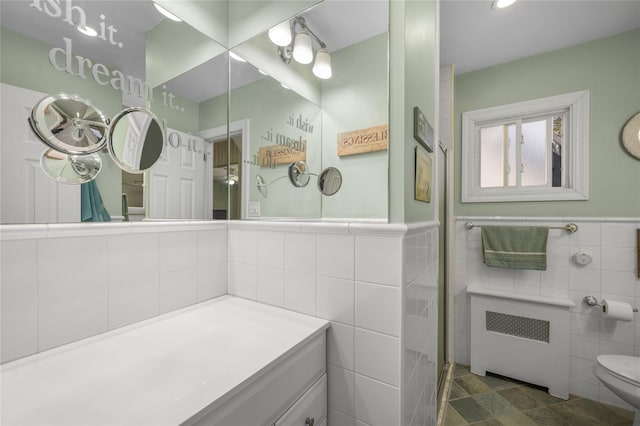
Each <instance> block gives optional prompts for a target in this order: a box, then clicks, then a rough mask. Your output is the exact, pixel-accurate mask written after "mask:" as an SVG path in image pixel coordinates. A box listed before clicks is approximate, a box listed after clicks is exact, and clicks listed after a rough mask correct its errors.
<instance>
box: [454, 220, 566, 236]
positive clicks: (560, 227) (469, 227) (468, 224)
mask: <svg viewBox="0 0 640 426" xmlns="http://www.w3.org/2000/svg"><path fill="white" fill-rule="evenodd" d="M481 226H482V225H474V224H473V223H472V222H465V224H464V227H465V228H467V229H472V228H476V227H481ZM549 229H564V230H565V231H567V232H570V233H572V234H573V233H574V232H577V231H578V225H576V224H575V223H567V224H566V225H565V226H550V227H549Z"/></svg>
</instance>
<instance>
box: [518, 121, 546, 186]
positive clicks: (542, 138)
mask: <svg viewBox="0 0 640 426" xmlns="http://www.w3.org/2000/svg"><path fill="white" fill-rule="evenodd" d="M522 138H523V143H522V146H521V151H520V152H521V158H522V186H534V185H546V184H547V120H540V121H531V122H528V123H522Z"/></svg>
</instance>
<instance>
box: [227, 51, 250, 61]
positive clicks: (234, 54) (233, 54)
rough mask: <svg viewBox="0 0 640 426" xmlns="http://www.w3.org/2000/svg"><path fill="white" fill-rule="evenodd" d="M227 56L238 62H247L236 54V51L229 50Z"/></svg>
mask: <svg viewBox="0 0 640 426" xmlns="http://www.w3.org/2000/svg"><path fill="white" fill-rule="evenodd" d="M229 56H231V58H232V59H235V60H236V61H238V62H247V61H246V60H244V58H242V57H240V56H238V54H237V53H234V52H231V51H229Z"/></svg>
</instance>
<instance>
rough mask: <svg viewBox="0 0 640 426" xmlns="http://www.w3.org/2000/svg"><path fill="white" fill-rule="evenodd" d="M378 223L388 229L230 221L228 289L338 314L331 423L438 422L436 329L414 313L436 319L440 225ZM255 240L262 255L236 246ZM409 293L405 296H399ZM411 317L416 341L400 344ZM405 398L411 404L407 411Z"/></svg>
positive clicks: (334, 318) (331, 353) (332, 342)
mask: <svg viewBox="0 0 640 426" xmlns="http://www.w3.org/2000/svg"><path fill="white" fill-rule="evenodd" d="M325 225H326V226H325ZM376 226H377V227H379V229H382V230H387V231H386V233H381V232H375V227H374V228H372V229H374V230H373V231H372V232H367V231H363V230H362V229H360V228H358V229H357V230H356V231H353V230H350V228H349V227H348V226H341V227H338V226H336V225H335V224H318V223H314V224H304V223H303V224H301V225H299V226H296V227H293V226H291V227H289V226H283V224H282V223H268V222H260V224H259V225H256V224H254V223H246V222H244V223H237V222H236V223H232V224H230V229H229V246H230V263H229V278H230V279H229V293H230V294H233V295H236V296H240V297H246V298H249V299H254V300H258V301H260V302H263V303H268V304H272V305H275V306H279V307H283V308H286V309H291V310H294V311H298V312H302V313H305V314H309V315H314V316H318V317H320V318H324V319H327V320H329V321H331V328H330V329H329V331H328V334H327V363H328V367H327V374H328V405H329V424H331V425H338V426H339V425H356V424H358V425H363V426H366V425H371V426H374V425H381V426H388V425H391V424H399V423H400V422H401V421H402V420H401V419H402V418H403V416H404V417H406V418H407V422H406V423H405V424H407V425H420V426H422V425H427V424H432V423H433V422H434V421H435V398H436V394H435V392H436V385H435V380H436V379H435V365H433V363H432V360H433V359H434V358H435V338H433V339H431V337H430V336H429V335H428V334H427V333H428V332H432V333H435V329H433V330H429V329H428V327H424V326H423V327H422V328H419V326H418V325H416V321H415V318H420V320H422V322H424V323H426V322H427V321H429V320H433V319H434V318H436V317H437V316H436V312H437V309H436V305H437V292H436V291H435V285H434V284H433V283H435V282H436V280H437V262H436V253H437V229H436V228H435V224H431V225H430V226H425V227H423V228H420V229H417V230H415V231H414V232H413V233H411V235H406V236H405V235H404V234H405V232H406V229H404V228H403V230H402V232H397V230H396V231H394V232H391V233H389V231H388V229H391V226H385V225H376ZM387 228H388V229H387ZM394 229H395V228H394ZM236 238H237V239H238V241H236ZM252 244H253V245H254V247H257V248H258V250H257V253H256V255H255V256H253V255H251V256H247V255H245V254H241V253H238V252H237V250H239V249H238V247H240V246H243V247H246V248H247V249H250V246H251V245H252ZM267 251H268V252H267ZM254 259H255V260H254ZM256 266H257V269H256ZM434 274H435V275H434ZM240 277H241V278H240ZM409 277H410V278H411V280H410V281H408V280H407V279H408V278H409ZM240 280H242V281H243V283H240ZM247 282H250V283H254V282H255V283H256V289H255V291H253V290H251V291H248V290H247V289H246V287H247V286H246V283H247ZM429 285H431V287H433V288H432V289H431V290H430V291H427V290H426V288H427V286H429ZM251 286H253V284H252V285H251ZM422 289H425V291H420V290H422ZM407 291H411V292H412V293H411V294H412V297H411V298H410V301H409V302H408V303H407V302H403V300H402V299H403V296H402V295H403V294H404V293H406V292H407ZM434 297H435V299H434ZM405 298H406V296H405ZM405 304H406V306H409V307H411V309H412V311H411V312H409V313H408V314H407V313H404V312H403V310H402V309H403V306H404V305H405ZM418 309H420V312H417V311H416V310H418ZM421 315H422V316H421ZM425 315H428V317H427V316H425ZM412 321H413V322H412ZM417 322H418V323H419V322H420V321H417ZM403 323H405V325H403ZM406 324H409V325H410V326H411V331H412V333H405V337H409V339H407V340H406V341H411V342H413V345H412V346H411V347H410V348H404V349H403V348H402V347H401V343H400V342H401V335H402V334H401V333H403V327H406ZM407 351H409V352H411V353H412V354H413V353H414V354H417V356H416V362H414V363H413V364H411V365H410V366H409V367H410V368H411V371H408V372H404V373H403V371H402V368H403V363H401V357H402V356H403V354H404V353H405V352H407ZM429 351H431V352H429ZM418 360H419V361H420V362H418ZM419 366H420V367H419ZM404 368H407V365H404ZM429 368H431V370H432V371H429V372H428V374H427V370H428V369H429ZM402 377H410V378H411V382H410V383H411V387H406V386H405V387H404V389H402V386H403V384H402V383H403V382H402V381H401V378H402ZM428 380H431V382H428ZM418 382H420V383H419V384H418ZM405 384H406V383H405ZM401 395H404V398H405V400H406V401H411V403H410V404H406V403H405V404H403V406H404V408H403V407H401ZM429 416H430V417H429Z"/></svg>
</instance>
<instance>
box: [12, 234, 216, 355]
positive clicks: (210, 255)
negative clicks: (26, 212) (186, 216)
mask: <svg viewBox="0 0 640 426" xmlns="http://www.w3.org/2000/svg"><path fill="white" fill-rule="evenodd" d="M12 228H15V229H13V231H15V232H7V233H6V234H5V233H4V232H3V235H2V241H0V257H1V258H0V260H1V264H0V271H1V277H0V300H1V306H0V312H1V318H0V320H1V323H2V330H1V333H2V334H1V339H2V340H1V342H0V347H1V349H2V351H1V360H2V362H7V361H11V360H14V359H18V358H21V357H24V356H27V355H31V354H34V353H37V352H40V351H44V350H47V349H51V348H53V347H56V346H60V345H63V344H65V343H69V342H72V341H75V340H79V339H83V338H86V337H90V336H93V335H96V334H100V333H103V332H106V331H108V330H112V329H115V328H118V327H122V326H125V325H128V324H131V323H134V322H137V321H141V320H144V319H147V318H151V317H153V316H156V315H160V314H162V313H165V312H169V311H171V310H175V309H179V308H181V307H184V306H187V305H190V304H193V303H197V302H200V301H204V300H207V299H210V298H212V297H217V296H220V295H223V294H225V293H226V291H227V226H226V224H225V223H222V224H209V225H203V224H198V225H195V226H194V225H191V224H188V223H187V224H184V225H180V226H176V225H175V224H174V225H167V226H164V225H162V224H154V225H146V224H145V225H143V226H139V227H132V226H131V225H130V224H111V225H110V227H97V226H96V227H91V226H89V227H87V225H85V226H84V227H83V226H82V225H78V226H75V227H74V226H72V225H50V226H49V227H48V232H43V233H39V234H30V235H31V236H28V237H27V238H25V239H21V238H20V237H19V236H18V234H19V232H18V231H19V230H20V229H21V228H18V227H12ZM3 229H6V228H3ZM87 229H89V230H90V232H89V234H91V235H89V236H87V235H86V230H87ZM6 235H9V236H10V237H6ZM27 235H29V234H28V233H27Z"/></svg>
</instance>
